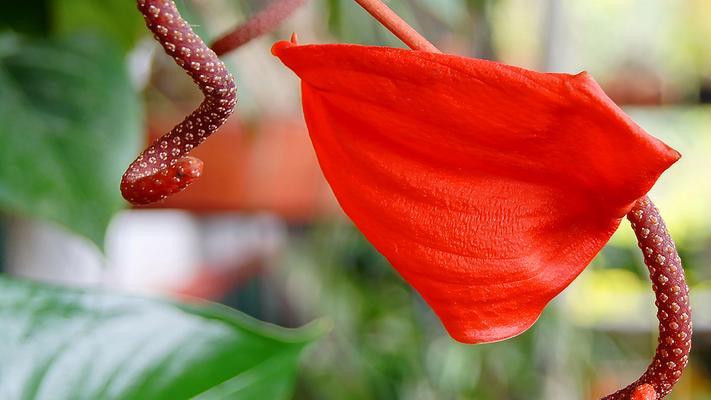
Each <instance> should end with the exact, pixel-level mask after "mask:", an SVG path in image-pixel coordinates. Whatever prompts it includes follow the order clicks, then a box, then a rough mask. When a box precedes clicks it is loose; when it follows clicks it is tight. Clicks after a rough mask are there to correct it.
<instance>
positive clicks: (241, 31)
mask: <svg viewBox="0 0 711 400" xmlns="http://www.w3.org/2000/svg"><path fill="white" fill-rule="evenodd" d="M304 2H305V0H276V1H274V2H273V3H271V4H270V5H269V6H267V8H265V9H264V10H262V11H260V12H258V13H257V14H256V15H254V16H253V17H252V18H250V19H249V20H247V22H245V23H243V24H241V25H239V26H237V27H236V28H235V29H233V30H232V31H231V32H228V33H226V34H225V35H223V36H222V37H220V38H219V39H217V40H215V41H214V42H213V43H212V45H210V48H212V50H213V51H214V52H215V53H216V54H217V55H218V56H221V55H223V54H226V53H229V52H230V51H232V50H235V49H237V48H238V47H240V46H242V45H243V44H245V43H247V42H249V41H250V40H252V39H254V38H256V37H259V36H261V35H263V34H265V33H268V32H271V31H273V30H274V29H275V28H276V27H277V26H279V24H281V23H282V21H284V19H286V18H287V17H288V16H289V15H291V14H292V13H293V12H294V11H295V10H296V9H297V8H299V7H300V6H301V5H303V4H304Z"/></svg>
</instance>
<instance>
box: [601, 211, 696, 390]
mask: <svg viewBox="0 0 711 400" xmlns="http://www.w3.org/2000/svg"><path fill="white" fill-rule="evenodd" d="M627 219H629V220H630V223H631V224H632V229H634V233H635V235H636V236H637V242H638V243H639V248H640V249H641V250H642V253H643V254H644V263H645V264H646V265H647V268H648V269H649V277H650V279H651V280H652V288H653V289H654V294H655V296H656V302H655V304H656V306H657V319H659V339H658V343H657V351H656V353H655V354H654V358H653V359H652V363H651V364H649V367H647V370H646V371H645V372H644V374H642V376H641V377H640V378H639V379H638V380H637V381H636V382H634V383H632V384H631V385H629V386H627V387H626V388H624V389H622V390H620V391H618V392H616V393H614V394H611V395H610V396H607V397H605V398H604V399H603V400H628V399H630V398H635V397H634V396H635V395H638V396H639V394H636V391H637V390H641V389H638V388H639V387H640V386H642V385H650V386H651V387H652V388H653V389H654V392H655V393H656V395H657V396H658V398H659V399H663V398H664V397H665V396H666V395H668V394H669V393H670V392H671V390H672V387H673V386H674V384H675V383H676V382H677V381H679V378H681V374H682V372H683V371H684V368H686V365H687V364H688V363H689V352H690V351H691V331H692V322H691V306H690V303H689V287H688V286H687V284H686V279H685V278H684V269H683V268H682V265H681V259H680V258H679V255H678V253H677V251H676V246H675V244H674V240H672V238H671V235H670V234H669V231H668V230H667V227H666V225H665V224H664V221H663V220H662V217H661V216H660V215H659V210H657V208H656V207H655V206H654V204H652V202H651V201H649V199H648V198H646V197H645V198H642V199H641V200H639V201H638V202H637V203H635V205H634V207H633V208H632V210H631V211H630V212H629V214H627ZM642 398H643V397H642Z"/></svg>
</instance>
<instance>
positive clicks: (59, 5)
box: [52, 0, 148, 50]
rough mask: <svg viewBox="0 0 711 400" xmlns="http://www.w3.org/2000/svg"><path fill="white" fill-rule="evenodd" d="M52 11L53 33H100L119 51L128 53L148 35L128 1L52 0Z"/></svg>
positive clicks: (132, 5)
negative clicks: (114, 43) (142, 37)
mask: <svg viewBox="0 0 711 400" xmlns="http://www.w3.org/2000/svg"><path fill="white" fill-rule="evenodd" d="M52 9H53V10H52V11H53V16H54V30H55V31H56V32H57V33H59V34H68V33H69V34H73V33H77V32H79V33H91V34H100V35H103V36H106V37H108V38H111V39H112V40H113V41H115V42H116V43H117V44H118V45H120V46H121V48H122V49H123V50H130V49H131V48H132V47H133V45H134V44H135V43H136V40H138V39H139V38H140V37H141V36H143V35H145V34H146V33H147V32H148V31H147V30H146V25H145V22H143V18H142V17H141V13H139V12H138V9H137V8H136V2H135V1H131V0H101V1H98V0H54V1H53V2H52Z"/></svg>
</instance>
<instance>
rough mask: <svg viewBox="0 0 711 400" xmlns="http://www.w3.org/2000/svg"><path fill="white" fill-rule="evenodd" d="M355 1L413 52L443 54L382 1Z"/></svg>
mask: <svg viewBox="0 0 711 400" xmlns="http://www.w3.org/2000/svg"><path fill="white" fill-rule="evenodd" d="M355 1H356V2H357V3H358V4H360V6H361V7H363V8H364V9H365V10H366V11H368V12H369V13H370V15H372V16H373V17H374V18H375V19H377V20H378V21H379V22H380V23H381V24H383V26H384V27H386V28H388V30H389V31H390V32H392V33H393V34H394V35H395V36H397V37H398V39H400V40H402V42H403V43H405V44H406V45H407V46H408V47H409V48H411V49H412V50H419V51H428V52H430V53H441V52H440V51H439V49H437V48H436V47H435V46H434V45H433V44H432V43H430V42H429V41H428V40H427V39H425V38H424V37H423V36H422V35H420V34H419V33H418V32H417V31H416V30H415V29H413V28H412V27H411V26H410V25H408V23H407V22H405V21H404V20H403V19H402V18H400V16H398V15H397V14H395V12H394V11H393V10H391V9H390V8H389V7H388V6H386V5H385V4H384V3H383V2H382V1H380V0H355Z"/></svg>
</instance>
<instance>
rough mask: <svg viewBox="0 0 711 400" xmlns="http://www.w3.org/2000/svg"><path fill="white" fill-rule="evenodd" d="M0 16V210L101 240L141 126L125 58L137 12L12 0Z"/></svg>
mask: <svg viewBox="0 0 711 400" xmlns="http://www.w3.org/2000/svg"><path fill="white" fill-rule="evenodd" d="M0 14H1V15H2V19H0V119H1V120H2V121H3V124H2V126H0V160H1V161H0V210H4V211H6V212H9V213H17V214H20V215H23V216H28V217H33V218H41V219H46V220H50V221H53V222H58V223H60V224H62V225H63V226H65V227H67V228H69V229H71V230H73V231H75V232H77V233H79V234H81V235H83V236H85V237H87V238H88V239H89V240H91V241H92V242H94V243H95V244H96V245H97V246H98V247H99V248H103V245H104V235H105V231H106V227H107V226H108V223H109V221H110V220H111V218H112V216H113V215H114V213H116V212H117V211H118V210H119V209H121V208H123V207H124V202H123V200H122V199H121V196H120V193H119V191H118V185H119V181H120V177H121V174H122V172H123V169H124V168H125V166H126V165H127V164H128V162H130V160H131V158H132V156H133V155H135V153H136V152H137V150H138V145H139V143H140V141H141V137H142V132H143V122H142V120H143V118H142V106H141V101H140V98H139V97H138V93H137V91H136V89H135V88H134V87H133V86H132V84H131V81H130V79H129V75H128V70H127V64H126V58H125V56H126V52H127V51H128V50H130V49H131V48H132V47H133V45H134V44H135V41H136V39H137V38H138V37H139V35H141V34H142V32H143V28H142V25H143V21H142V18H141V17H140V15H139V14H138V13H137V12H136V11H135V4H133V3H132V2H126V1H123V0H110V1H102V2H97V1H92V0H57V1H49V0H46V1H39V0H33V1H28V2H9V4H4V5H3V6H2V12H0Z"/></svg>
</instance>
